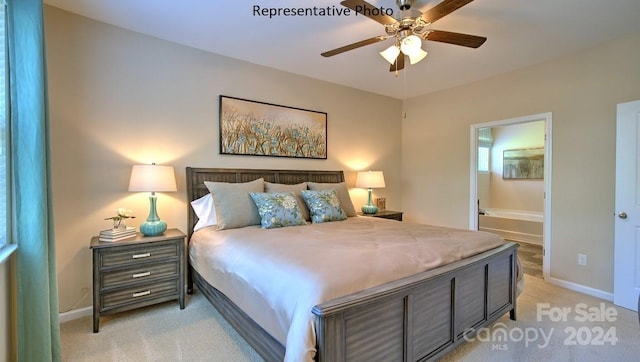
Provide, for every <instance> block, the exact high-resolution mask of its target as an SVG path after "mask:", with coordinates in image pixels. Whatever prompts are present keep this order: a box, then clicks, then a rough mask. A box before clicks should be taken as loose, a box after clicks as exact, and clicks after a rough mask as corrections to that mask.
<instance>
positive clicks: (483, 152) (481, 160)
mask: <svg viewBox="0 0 640 362" xmlns="http://www.w3.org/2000/svg"><path fill="white" fill-rule="evenodd" d="M489 150H490V148H489V147H485V146H479V147H478V172H489Z"/></svg>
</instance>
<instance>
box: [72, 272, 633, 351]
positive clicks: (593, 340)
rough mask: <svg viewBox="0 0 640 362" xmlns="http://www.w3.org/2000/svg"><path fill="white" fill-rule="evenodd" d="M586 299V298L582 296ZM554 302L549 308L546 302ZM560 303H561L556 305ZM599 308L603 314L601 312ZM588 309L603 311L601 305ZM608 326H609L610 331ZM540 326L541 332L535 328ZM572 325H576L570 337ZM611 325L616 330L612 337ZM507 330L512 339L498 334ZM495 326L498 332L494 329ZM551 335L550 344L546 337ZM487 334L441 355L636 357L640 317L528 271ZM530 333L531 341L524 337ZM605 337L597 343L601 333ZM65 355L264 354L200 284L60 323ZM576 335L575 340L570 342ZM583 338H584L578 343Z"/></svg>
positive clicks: (484, 332) (483, 333)
mask: <svg viewBox="0 0 640 362" xmlns="http://www.w3.org/2000/svg"><path fill="white" fill-rule="evenodd" d="M580 303H583V304H580ZM600 303H604V308H605V309H606V308H615V311H616V313H617V316H616V317H615V321H604V322H578V321H576V320H575V319H576V318H579V317H580V316H582V314H581V313H580V312H576V307H577V308H578V310H580V308H581V307H586V310H587V311H589V308H596V309H599V308H600V306H601V304H600ZM545 304H548V308H571V312H569V313H568V314H567V321H566V322H553V321H551V320H550V318H549V316H546V315H541V316H540V317H541V321H537V314H538V313H537V309H538V305H540V306H541V307H544V305H545ZM547 310H549V309H547ZM550 310H552V311H557V310H558V309H550ZM596 314H597V315H596ZM596 314H590V315H593V316H595V317H598V319H603V318H601V317H604V316H602V315H601V314H600V312H598V313H596ZM600 330H602V331H603V332H609V335H608V337H606V336H605V334H602V335H601V334H600ZM534 331H536V332H535V333H537V337H536V335H535V334H534ZM571 331H576V334H575V336H574V337H573V338H572V335H571ZM611 331H614V332H615V337H616V339H617V340H616V341H615V345H612V343H610V342H612V338H610V337H612V335H611ZM501 332H506V336H507V337H506V339H503V340H498V336H500V335H501ZM492 333H493V338H492V337H491V336H492ZM542 333H544V336H549V335H551V337H550V338H549V342H548V345H546V346H545V347H544V348H539V346H540V345H544V344H545V337H543V336H542ZM481 335H482V336H483V337H482V338H483V341H480V340H478V339H476V340H475V341H472V342H469V343H466V344H464V345H462V346H460V347H458V348H457V349H455V350H454V351H452V352H451V353H450V354H449V355H447V356H445V358H443V359H442V360H443V361H460V360H463V361H491V362H499V361H542V360H547V361H581V362H582V361H611V360H615V361H616V362H622V361H638V360H640V325H639V323H638V316H637V314H636V313H635V312H633V311H630V310H627V309H624V308H620V307H614V306H613V305H612V304H611V303H608V302H603V301H602V300H600V299H597V298H593V297H590V296H586V295H584V294H580V293H576V292H572V291H569V290H567V289H564V288H560V287H556V286H553V285H551V284H548V283H546V282H545V281H543V280H542V279H539V278H534V277H530V276H528V275H525V289H524V293H523V294H522V295H521V296H520V297H519V298H518V321H516V322H514V321H511V320H509V317H508V315H506V316H504V317H502V318H501V319H500V320H498V321H497V322H496V323H495V324H494V325H493V327H492V328H491V329H490V330H485V331H481ZM527 335H528V336H529V338H530V341H529V342H526V341H525V339H524V338H523V337H526V336H527ZM599 335H600V337H605V338H600V340H601V341H603V342H604V343H603V344H604V345H596V344H597V342H598V338H597V337H598V336H599ZM61 337H62V356H63V360H64V361H92V362H93V361H123V362H124V361H233V362H236V361H238V362H240V361H261V359H260V357H259V356H258V355H257V354H256V353H255V352H254V351H253V349H251V347H249V346H248V345H247V344H246V342H244V340H242V338H240V337H239V336H238V334H236V332H235V331H234V330H233V328H231V326H229V324H228V323H227V322H226V321H225V320H224V319H223V318H222V317H221V316H220V315H219V314H218V312H217V311H216V310H215V309H214V308H213V307H212V306H211V305H210V304H209V302H208V301H207V300H206V298H204V296H202V294H199V293H198V292H197V291H196V293H195V294H194V295H192V296H187V307H186V309H184V310H180V308H179V307H178V304H177V303H176V302H168V303H163V304H160V305H157V306H153V307H148V308H144V309H140V310H136V311H131V312H127V313H122V314H117V315H113V316H105V317H102V318H101V323H100V333H95V334H94V333H92V319H91V318H90V317H87V318H82V319H78V320H75V321H71V322H67V323H64V324H62V326H61ZM565 341H567V342H576V345H573V346H570V345H565ZM580 343H582V344H585V345H580Z"/></svg>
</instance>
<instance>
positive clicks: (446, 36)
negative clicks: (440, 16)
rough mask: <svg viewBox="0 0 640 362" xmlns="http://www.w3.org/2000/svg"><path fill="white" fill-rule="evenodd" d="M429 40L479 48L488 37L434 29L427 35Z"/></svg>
mask: <svg viewBox="0 0 640 362" xmlns="http://www.w3.org/2000/svg"><path fill="white" fill-rule="evenodd" d="M426 39H427V40H431V41H439V42H441V43H448V44H454V45H461V46H463V47H469V48H478V47H479V46H480V45H482V44H484V42H485V41H486V40H487V38H485V37H483V36H476V35H469V34H461V33H453V32H450V31H442V30H432V31H430V32H429V33H428V34H427V36H426Z"/></svg>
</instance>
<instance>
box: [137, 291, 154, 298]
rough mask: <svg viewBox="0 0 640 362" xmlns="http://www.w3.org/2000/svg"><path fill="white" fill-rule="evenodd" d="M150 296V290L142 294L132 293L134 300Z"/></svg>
mask: <svg viewBox="0 0 640 362" xmlns="http://www.w3.org/2000/svg"><path fill="white" fill-rule="evenodd" d="M149 294H151V291H150V290H145V291H144V292H138V293H133V297H134V298H138V297H144V296H145V295H149Z"/></svg>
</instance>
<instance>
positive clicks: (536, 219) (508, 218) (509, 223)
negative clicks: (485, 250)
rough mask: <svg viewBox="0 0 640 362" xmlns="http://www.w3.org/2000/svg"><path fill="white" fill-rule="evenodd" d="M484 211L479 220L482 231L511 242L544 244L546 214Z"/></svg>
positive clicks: (489, 209)
mask: <svg viewBox="0 0 640 362" xmlns="http://www.w3.org/2000/svg"><path fill="white" fill-rule="evenodd" d="M483 211H484V215H479V219H478V225H479V229H480V230H482V231H488V232H490V233H494V234H498V235H500V236H502V237H503V238H505V239H509V240H515V241H522V242H526V243H534V244H542V234H543V221H544V213H542V212H537V211H523V210H507V209H491V208H487V209H484V210H483Z"/></svg>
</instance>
